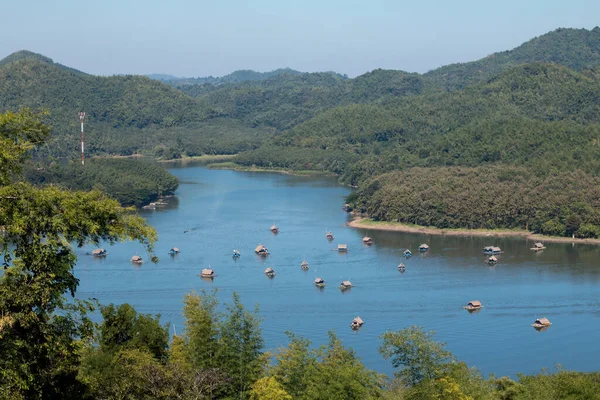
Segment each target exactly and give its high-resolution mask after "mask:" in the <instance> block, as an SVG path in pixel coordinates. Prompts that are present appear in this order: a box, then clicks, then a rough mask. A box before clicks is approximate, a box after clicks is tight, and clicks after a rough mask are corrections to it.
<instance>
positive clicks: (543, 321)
mask: <svg viewBox="0 0 600 400" xmlns="http://www.w3.org/2000/svg"><path fill="white" fill-rule="evenodd" d="M534 324H540V325H550V320H549V319H548V318H538V319H536V320H535V322H534Z"/></svg>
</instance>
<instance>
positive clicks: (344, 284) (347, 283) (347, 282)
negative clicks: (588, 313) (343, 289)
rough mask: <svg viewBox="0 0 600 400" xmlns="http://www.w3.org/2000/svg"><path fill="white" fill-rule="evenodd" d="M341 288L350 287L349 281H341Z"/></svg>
mask: <svg viewBox="0 0 600 400" xmlns="http://www.w3.org/2000/svg"><path fill="white" fill-rule="evenodd" d="M341 285H342V286H352V283H351V282H350V281H343V282H342V284H341Z"/></svg>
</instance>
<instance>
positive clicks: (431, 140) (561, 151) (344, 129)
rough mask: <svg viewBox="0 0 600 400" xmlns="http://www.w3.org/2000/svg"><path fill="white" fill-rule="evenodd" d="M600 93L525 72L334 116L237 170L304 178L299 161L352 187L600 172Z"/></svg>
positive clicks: (585, 80)
mask: <svg viewBox="0 0 600 400" xmlns="http://www.w3.org/2000/svg"><path fill="white" fill-rule="evenodd" d="M599 84H600V75H599V74H597V73H595V72H592V71H588V72H583V73H580V72H576V71H573V70H570V69H568V68H565V67H560V66H557V65H552V64H531V65H524V66H520V67H516V68H514V69H511V70H509V71H506V72H504V73H503V74H502V75H500V76H499V77H497V78H495V79H493V80H491V81H490V82H488V83H484V84H479V85H476V86H473V87H469V88H467V89H464V90H460V91H456V92H450V93H443V94H430V95H423V96H412V97H406V98H400V99H395V100H388V101H386V102H384V103H381V104H376V105H373V104H353V105H349V106H344V107H337V108H333V109H331V110H328V111H326V112H323V113H321V114H319V115H317V116H316V117H314V118H312V119H310V120H308V121H306V122H304V123H302V124H300V125H298V126H296V127H295V128H293V129H291V130H289V131H286V132H284V133H282V134H280V135H277V136H276V137H275V139H274V141H273V144H271V145H269V146H266V147H265V148H264V149H258V150H255V151H253V152H249V153H245V154H241V155H239V156H238V157H237V162H239V163H242V164H254V165H260V166H280V165H281V164H283V165H282V166H285V167H291V168H294V167H297V168H298V169H306V166H305V165H304V164H306V163H307V159H306V157H307V156H306V155H305V154H308V155H310V158H311V164H312V166H313V167H315V168H316V169H326V170H334V171H335V172H338V173H342V174H343V178H344V179H345V180H346V181H348V182H349V183H352V184H357V183H359V182H360V181H361V180H363V179H365V178H368V177H370V176H373V175H376V174H378V173H382V172H386V171H390V170H394V169H405V168H409V167H413V166H422V167H432V166H445V165H463V166H478V165H481V164H488V163H508V164H521V165H529V166H531V167H536V168H538V169H542V170H562V171H564V170H570V169H573V168H582V169H584V170H586V171H588V172H590V173H600V157H599V156H600V153H598V147H597V146H596V145H594V143H596V141H597V138H598V132H599V131H598V129H599V126H600V125H599V122H600V85H599ZM290 148H293V149H294V150H293V151H290V152H289V154H288V152H287V151H286V150H288V149H290ZM333 153H336V154H338V153H339V154H338V156H336V157H331V156H330V154H333ZM281 154H286V159H285V160H282V159H281V158H280V155H281ZM294 155H295V156H294ZM288 156H289V157H288ZM295 159H297V160H298V164H299V165H297V166H296V165H295V161H294V160H295ZM331 163H334V164H335V166H334V167H332V165H331ZM340 164H343V166H340ZM350 164H351V165H350Z"/></svg>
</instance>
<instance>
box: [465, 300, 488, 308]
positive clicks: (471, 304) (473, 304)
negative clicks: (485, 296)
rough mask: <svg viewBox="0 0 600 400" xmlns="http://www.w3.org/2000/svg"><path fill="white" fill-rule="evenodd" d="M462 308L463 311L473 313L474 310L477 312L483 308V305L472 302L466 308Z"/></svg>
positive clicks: (475, 301) (477, 301)
mask: <svg viewBox="0 0 600 400" xmlns="http://www.w3.org/2000/svg"><path fill="white" fill-rule="evenodd" d="M463 308H464V309H465V310H469V311H475V310H479V309H481V308H483V305H482V304H481V302H480V301H479V300H472V301H470V302H468V303H467V305H466V306H463Z"/></svg>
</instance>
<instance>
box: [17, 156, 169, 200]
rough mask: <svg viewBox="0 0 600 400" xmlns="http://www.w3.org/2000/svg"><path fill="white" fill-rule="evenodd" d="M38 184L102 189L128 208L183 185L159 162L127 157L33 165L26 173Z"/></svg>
mask: <svg viewBox="0 0 600 400" xmlns="http://www.w3.org/2000/svg"><path fill="white" fill-rule="evenodd" d="M23 176H24V178H25V180H26V181H28V182H30V183H32V184H34V185H50V184H52V185H61V186H63V187H65V188H68V189H71V190H83V191H88V190H92V189H95V190H100V191H102V192H104V193H106V194H108V195H110V196H111V197H112V198H114V199H115V200H117V201H118V202H119V203H120V204H121V205H124V206H137V207H141V206H144V205H146V204H148V203H150V202H152V201H155V200H157V199H158V198H159V197H161V196H166V195H171V194H173V193H174V192H175V190H176V189H177V187H178V186H179V182H178V180H177V178H175V177H174V176H173V175H171V174H170V173H169V172H168V171H167V170H166V169H165V168H164V167H163V166H161V165H159V164H157V163H156V162H151V161H144V160H138V159H127V158H117V159H113V158H92V159H88V160H86V162H85V165H81V164H80V163H79V162H71V163H68V164H66V165H61V164H60V163H56V162H53V163H50V164H47V163H43V164H39V163H35V164H34V163H30V164H27V165H26V166H25V168H24V170H23Z"/></svg>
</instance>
